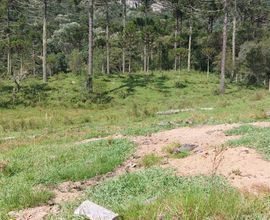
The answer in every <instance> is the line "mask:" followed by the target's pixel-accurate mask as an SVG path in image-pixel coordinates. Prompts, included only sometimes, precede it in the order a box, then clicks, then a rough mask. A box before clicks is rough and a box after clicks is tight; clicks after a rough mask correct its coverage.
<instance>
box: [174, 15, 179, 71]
mask: <svg viewBox="0 0 270 220" xmlns="http://www.w3.org/2000/svg"><path fill="white" fill-rule="evenodd" d="M178 35H179V17H178V16H177V15H176V21H175V31H174V53H175V55H174V70H175V71H176V70H177V61H178V60H179V56H178V55H177V47H178V42H177V41H178V39H177V38H178Z"/></svg>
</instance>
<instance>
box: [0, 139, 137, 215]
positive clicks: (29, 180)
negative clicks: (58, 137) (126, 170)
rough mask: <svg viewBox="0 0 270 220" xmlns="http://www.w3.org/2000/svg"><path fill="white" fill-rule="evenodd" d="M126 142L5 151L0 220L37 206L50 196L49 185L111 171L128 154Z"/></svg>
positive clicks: (1, 174) (47, 145) (130, 146)
mask: <svg viewBox="0 0 270 220" xmlns="http://www.w3.org/2000/svg"><path fill="white" fill-rule="evenodd" d="M133 148H134V145H133V144H132V143H131V142H129V141H127V140H112V141H105V140H104V141H97V142H92V143H88V144H75V143H67V142H64V143H62V144H59V143H58V144H51V143H50V144H43V145H35V144H33V145H30V146H25V147H19V148H16V149H14V150H11V151H8V152H5V153H3V154H1V156H0V162H1V161H7V163H6V166H5V167H4V168H3V170H2V172H0V180H1V182H0V207H1V209H0V218H1V219H4V216H5V214H6V213H7V212H8V211H11V210H14V209H22V208H26V207H31V206H36V205H38V204H42V203H44V202H47V201H48V200H49V199H50V198H51V197H52V196H53V194H52V192H51V191H50V190H49V188H50V187H49V186H50V185H52V184H57V183H61V182H64V181H76V180H85V179H89V178H91V177H94V176H96V175H100V174H105V173H108V172H110V171H113V170H114V169H115V168H116V167H117V166H118V165H119V164H121V163H122V162H123V161H125V160H126V159H127V157H128V156H129V155H130V154H131V152H132V150H133Z"/></svg>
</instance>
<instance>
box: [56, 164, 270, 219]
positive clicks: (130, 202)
mask: <svg viewBox="0 0 270 220" xmlns="http://www.w3.org/2000/svg"><path fill="white" fill-rule="evenodd" d="M87 198H88V199H90V200H92V201H95V202H97V203H99V204H102V205H103V206H105V207H107V208H110V209H112V210H114V211H115V212H117V213H119V214H120V215H121V216H123V217H124V219H158V218H162V219H174V218H177V219H178V218H181V219H268V218H269V217H270V214H269V213H270V212H269V211H270V209H269V206H268V205H267V204H268V203H269V202H270V200H269V199H267V198H261V199H259V198H253V197H246V196H244V195H242V194H240V193H239V192H237V191H236V190H235V189H233V188H231V187H229V186H228V185H227V184H226V183H224V182H223V180H222V179H219V178H214V179H213V178H206V177H192V178H189V177H178V176H175V175H174V174H173V173H172V172H171V171H168V170H161V169H157V168H154V169H147V170H143V171H139V172H136V173H132V174H126V175H123V176H120V177H117V178H114V179H112V180H108V181H106V182H104V183H103V184H101V185H99V186H97V187H93V188H90V189H89V191H88V193H87ZM76 205H78V204H77V203H73V204H68V205H65V206H64V207H65V208H64V211H63V212H62V213H61V214H60V216H61V217H63V218H64V219H72V216H73V215H72V212H73V210H74V207H75V206H76ZM60 216H58V217H57V218H59V217H60ZM57 218H55V219H57ZM52 219H54V218H52Z"/></svg>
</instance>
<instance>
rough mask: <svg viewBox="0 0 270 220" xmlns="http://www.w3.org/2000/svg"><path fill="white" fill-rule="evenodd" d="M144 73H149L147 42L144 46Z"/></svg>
mask: <svg viewBox="0 0 270 220" xmlns="http://www.w3.org/2000/svg"><path fill="white" fill-rule="evenodd" d="M143 71H144V72H146V71H147V47H146V42H144V46H143Z"/></svg>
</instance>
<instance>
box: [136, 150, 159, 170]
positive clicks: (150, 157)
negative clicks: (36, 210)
mask: <svg viewBox="0 0 270 220" xmlns="http://www.w3.org/2000/svg"><path fill="white" fill-rule="evenodd" d="M161 162H162V157H160V156H157V155H155V154H153V153H152V154H147V155H145V156H143V158H142V159H141V161H140V165H141V166H143V167H152V166H155V165H158V164H160V163H161Z"/></svg>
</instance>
